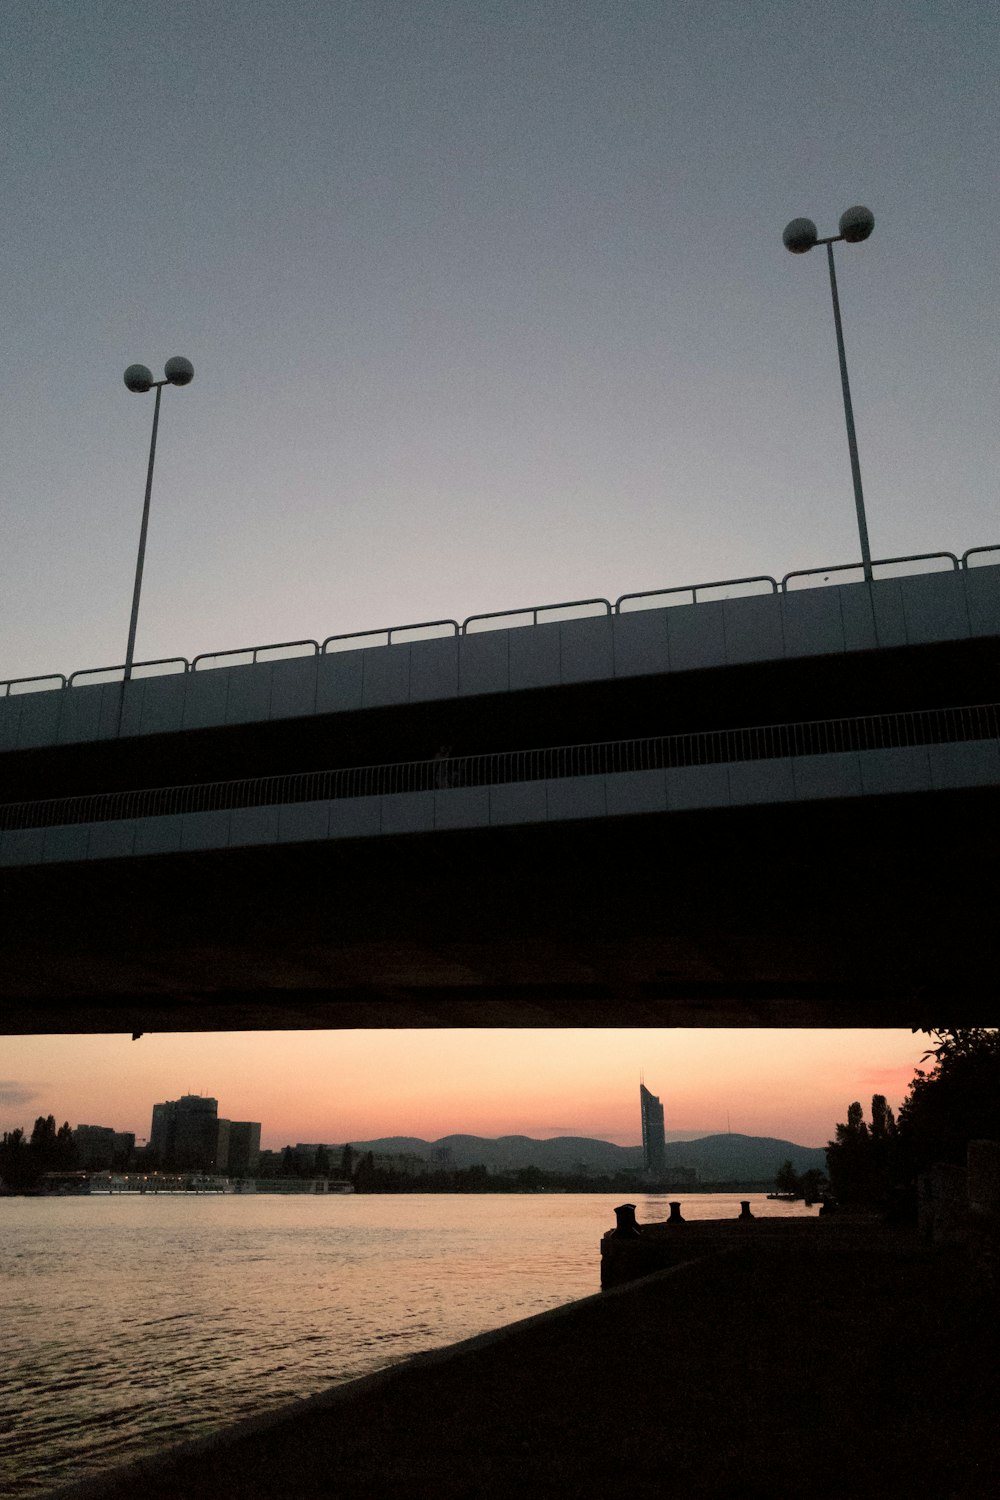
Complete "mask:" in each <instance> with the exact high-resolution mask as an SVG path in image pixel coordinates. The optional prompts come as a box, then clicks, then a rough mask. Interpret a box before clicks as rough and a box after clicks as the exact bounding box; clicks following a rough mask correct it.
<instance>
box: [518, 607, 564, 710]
mask: <svg viewBox="0 0 1000 1500" xmlns="http://www.w3.org/2000/svg"><path fill="white" fill-rule="evenodd" d="M560 628H561V627H560V625H559V624H558V622H556V621H547V622H546V623H545V624H544V625H539V626H538V628H537V629H535V630H515V631H512V632H511V636H510V641H509V643H508V648H507V649H508V652H509V662H510V690H511V692H512V693H516V692H518V691H520V690H522V689H525V688H541V687H558V686H559V682H560V652H559V632H560Z"/></svg>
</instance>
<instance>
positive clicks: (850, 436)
mask: <svg viewBox="0 0 1000 1500" xmlns="http://www.w3.org/2000/svg"><path fill="white" fill-rule="evenodd" d="M838 227H839V229H840V233H839V234H831V235H828V236H827V237H826V238H824V239H821V238H820V235H819V231H818V230H817V228H816V225H815V224H814V223H813V221H812V219H793V220H792V222H791V223H790V224H786V225H785V230H784V233H783V234H782V236H781V238H782V241H783V243H784V246H785V249H786V250H790V251H791V252H792V254H793V255H804V254H805V253H806V251H807V250H811V249H812V248H813V246H814V245H825V246H826V254H827V260H828V262H829V265H830V293H831V296H832V297H833V321H834V323H835V324H836V328H837V353H838V354H839V356H840V383H841V385H842V387H843V391H844V417H845V419H846V421H847V445H848V447H849V448H850V450H851V475H852V477H853V479H854V504H855V507H856V509H857V512H858V536H859V538H860V540H861V563H862V567H863V568H864V572H865V581H866V582H868V583H870V582H871V579H872V555H871V549H870V548H869V546H868V523H867V521H866V520H865V500H864V495H863V493H862V490H861V465H860V463H859V461H858V440H857V436H856V434H855V431H854V409H853V407H852V406H851V387H850V385H849V384H848V380H847V355H846V354H845V353H844V330H843V328H842V326H841V322H840V298H839V297H838V296H837V273H836V271H835V270H834V266H833V247H834V245H835V244H836V243H837V241H838V240H845V241H846V242H847V244H849V245H857V244H860V242H861V241H862V240H866V239H867V238H868V236H869V235H870V234H871V232H872V230H873V229H874V228H875V215H874V214H873V213H872V211H871V209H870V208H862V207H861V206H860V205H859V206H858V207H856V208H848V209H846V210H845V211H844V212H843V213H842V214H841V216H840V224H839V226H838Z"/></svg>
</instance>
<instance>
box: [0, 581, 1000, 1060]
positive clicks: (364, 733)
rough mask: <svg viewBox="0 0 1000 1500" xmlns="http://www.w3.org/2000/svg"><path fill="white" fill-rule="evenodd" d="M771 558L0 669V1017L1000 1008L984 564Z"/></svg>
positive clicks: (844, 1012)
mask: <svg viewBox="0 0 1000 1500" xmlns="http://www.w3.org/2000/svg"><path fill="white" fill-rule="evenodd" d="M993 555H1000V554H998V553H994V554H993ZM785 583H786V586H778V585H777V584H776V583H774V581H773V580H765V581H761V580H758V581H756V582H755V583H754V584H753V585H752V587H755V588H756V587H758V586H763V587H764V588H765V589H766V591H765V592H762V593H757V592H755V593H749V594H747V593H745V592H742V596H741V591H742V590H744V589H745V585H740V586H735V585H734V586H733V587H732V588H731V589H729V590H727V588H726V586H720V587H719V588H717V589H716V593H720V592H721V593H725V592H727V591H729V592H731V593H732V595H733V597H728V598H727V597H722V598H719V597H717V598H714V599H712V598H709V599H697V596H695V600H696V601H697V602H684V603H681V604H680V605H677V604H676V603H673V598H672V596H671V595H670V594H665V595H664V596H663V597H662V598H651V599H641V600H633V601H629V600H627V599H626V600H620V601H618V602H617V604H616V605H611V604H609V603H608V602H607V601H596V602H595V601H591V602H590V603H588V605H587V606H586V607H584V609H583V613H582V614H581V613H580V607H574V608H575V610H576V613H577V617H575V618H562V619H559V618H555V619H546V615H547V614H552V613H554V612H553V611H539V612H530V613H531V623H529V624H528V625H527V628H512V627H511V622H510V620H508V619H504V618H502V617H500V618H494V619H492V620H479V621H477V620H472V621H467V622H465V625H464V626H462V627H459V626H458V624H457V623H456V622H446V624H445V627H444V631H446V633H442V628H441V627H440V626H437V627H435V628H434V630H433V631H432V632H431V634H432V635H434V636H435V637H436V638H432V639H418V638H415V637H416V636H418V635H419V634H420V632H419V631H416V630H414V631H411V632H409V638H408V635H407V632H399V633H395V632H394V633H393V635H392V636H390V637H389V640H388V641H387V642H386V643H385V644H368V643H367V641H366V640H365V639H364V638H360V639H357V638H342V639H339V640H329V641H327V642H324V643H322V646H321V645H320V643H318V642H310V643H299V644H298V645H297V646H296V647H295V648H293V649H295V650H299V651H301V650H305V651H306V652H307V654H304V655H294V656H292V657H290V658H288V659H281V655H282V653H281V652H278V651H274V652H268V651H266V650H264V649H259V650H258V651H256V652H254V653H246V655H247V656H252V657H253V658H254V659H252V660H247V661H245V662H243V663H241V664H235V665H230V664H227V658H226V657H225V656H223V657H215V658H201V659H198V660H196V661H195V662H194V663H193V664H188V663H181V664H178V665H180V666H182V667H183V668H184V670H181V671H177V672H168V673H167V674H166V675H150V676H145V677H137V678H136V679H134V680H132V681H130V682H128V683H124V684H123V683H122V682H121V681H111V682H107V681H105V682H93V683H88V682H86V680H85V679H86V676H87V674H81V675H78V677H77V679H76V680H75V681H74V682H73V684H72V686H66V687H63V686H61V685H58V684H57V686H56V687H55V689H54V690H53V691H47V692H46V691H35V692H21V693H18V692H14V693H13V694H9V695H8V696H7V697H5V698H2V699H0V746H3V749H2V752H0V768H2V772H3V778H4V792H3V797H4V807H3V809H2V810H0V827H2V832H0V866H2V867H3V868H2V877H0V878H2V892H0V894H2V899H3V907H4V912H5V918H6V923H5V925H6V931H5V934H4V963H3V965H2V975H0V998H2V1001H3V1007H4V1016H5V1022H4V1029H6V1030H8V1031H11V1032H16V1031H78V1032H79V1031H87V1030H115V1031H120V1030H131V1031H146V1030H154V1031H155V1030H170V1029H173V1030H199V1029H225V1028H233V1029H239V1028H252V1027H296V1026H302V1027H313V1026H329V1027H344V1026H420V1025H433V1026H470V1025H483V1026H512V1025H516V1026H530V1025H561V1026H577V1025H685V1026H695V1025H710V1024H724V1025H744V1026H749V1025H765V1026H786V1025H914V1026H916V1025H921V1024H932V1023H934V1024H986V1023H988V1022H990V1021H991V1020H995V1015H996V1002H997V990H998V985H997V979H996V975H997V972H998V962H997V961H998V958H1000V952H998V946H1000V945H998V939H997V936H996V929H997V923H996V919H995V912H996V909H997V896H998V889H997V885H998V881H997V874H996V859H995V854H994V844H995V832H994V821H993V820H994V818H995V815H996V811H997V800H998V787H1000V741H998V727H997V723H998V721H997V709H996V705H997V703H998V701H1000V691H998V685H997V663H998V657H1000V651H998V647H1000V567H996V566H985V567H971V566H967V567H957V566H956V567H954V568H950V569H949V570H948V571H947V572H930V573H924V574H920V575H916V576H908V577H900V578H878V579H876V581H874V582H873V583H871V584H864V583H847V584H840V585H836V584H833V585H825V586H816V587H807V588H802V589H795V588H793V587H791V586H789V585H788V582H787V581H785ZM678 592H679V591H678ZM674 597H676V596H674ZM629 603H641V604H643V605H646V606H649V607H644V608H642V609H641V610H636V611H634V612H630V610H629V608H628V604H629ZM670 604H673V607H667V606H668V605H670ZM573 612H574V611H573V610H569V613H571V614H572V613H573ZM562 613H563V614H566V613H567V610H566V609H564V610H563V611H562ZM477 627H478V628H477ZM483 627H490V628H483ZM347 647H354V649H346V648H347ZM269 655H270V656H273V657H274V658H276V659H266V658H267V657H268V656H269ZM163 665H168V664H163ZM213 668H214V669H213ZM60 682H61V679H60Z"/></svg>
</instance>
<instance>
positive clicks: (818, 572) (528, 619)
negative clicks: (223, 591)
mask: <svg viewBox="0 0 1000 1500" xmlns="http://www.w3.org/2000/svg"><path fill="white" fill-rule="evenodd" d="M973 559H975V560H974V561H973ZM926 562H943V563H944V564H945V567H944V569H943V570H942V569H935V568H922V569H919V570H918V571H919V572H923V573H927V572H939V571H947V572H959V571H961V570H963V569H969V568H977V567H984V566H989V565H994V566H996V565H998V564H1000V543H996V544H993V545H990V546H988V547H970V548H969V549H968V551H966V552H963V553H962V555H961V557H958V556H957V555H956V554H955V553H954V552H914V553H910V554H908V555H907V556H904V557H882V558H876V559H875V560H874V561H873V562H872V568H873V570H875V573H876V576H879V570H885V569H905V568H906V567H908V566H909V565H910V564H911V563H926ZM834 573H836V574H838V575H839V574H851V575H852V576H851V577H849V578H842V577H837V578H836V579H834V583H835V584H836V583H852V582H860V581H862V579H863V570H862V564H861V563H833V564H832V565H831V566H829V567H825V568H801V569H798V570H796V571H795V572H792V573H786V574H785V576H784V577H783V578H782V579H781V581H780V582H779V581H778V580H777V579H776V578H772V577H771V575H770V574H769V573H760V574H753V575H751V576H750V577H747V578H723V579H717V580H715V581H713V582H710V583H692V584H679V585H676V586H671V587H669V588H661V589H643V590H641V591H640V592H638V593H631V594H620V595H619V596H618V598H617V599H616V600H615V601H614V603H612V602H611V600H610V599H603V598H597V599H570V600H567V601H563V602H562V603H558V604H529V605H525V606H524V607H522V608H520V609H500V610H491V611H488V612H487V613H485V614H477V615H467V616H466V618H465V619H464V620H463V621H462V622H461V624H460V623H459V622H458V620H452V619H446V620H424V621H420V622H418V623H417V624H413V625H388V626H383V627H380V628H379V629H377V630H349V631H347V632H345V633H343V634H340V635H328V636H326V638H325V639H324V640H322V641H319V640H313V639H311V638H307V639H304V640H298V641H276V642H270V643H268V644H266V645H262V646H237V647H235V648H230V649H228V650H225V651H202V652H199V654H198V655H197V656H195V657H193V658H192V659H191V661H188V660H187V658H186V657H183V656H169V657H159V658H157V659H155V660H152V661H142V662H135V663H134V665H133V667H132V676H133V678H140V677H152V676H165V675H167V673H169V672H171V671H174V672H202V671H209V670H212V669H213V668H219V667H235V666H250V665H255V664H256V663H258V662H263V661H285V660H288V659H290V658H292V657H296V656H326V655H328V654H329V653H331V652H334V651H357V650H361V649H364V648H365V647H368V646H392V645H399V644H403V643H405V642H406V641H422V640H435V639H438V638H440V637H453V636H461V635H473V634H479V633H480V632H481V631H483V630H511V629H514V628H516V627H518V626H532V625H539V624H542V623H544V621H543V620H541V619H540V618H539V617H540V616H545V617H546V619H547V620H560V619H561V620H572V619H586V618H588V617H590V616H593V615H605V616H607V615H621V614H628V613H631V612H632V611H633V610H637V609H655V608H668V607H670V606H671V605H678V604H703V603H708V602H710V601H713V600H715V601H718V600H721V599H741V598H746V597H747V596H748V595H750V594H780V593H790V592H792V591H793V590H794V589H797V588H799V587H806V588H821V587H822V586H823V584H825V583H828V582H829V581H830V575H831V574H834ZM882 576H886V577H898V576H900V575H899V573H892V572H889V573H884V572H883V573H882ZM801 579H811V580H813V581H812V582H811V583H808V584H805V585H803V584H800V582H799V580H801ZM649 601H653V602H649ZM157 669H161V670H157ZM124 673H125V667H124V664H122V663H118V664H117V665H115V666H110V667H84V668H81V669H80V670H78V671H76V672H72V673H70V675H69V677H65V676H64V675H63V674H62V673H61V672H49V673H46V674H45V675H43V676H37V677H10V678H7V679H6V680H4V681H0V698H4V697H10V696H17V695H20V694H22V693H36V692H47V691H53V690H59V689H61V688H67V687H75V686H77V685H78V684H82V683H84V682H90V683H96V682H99V681H102V682H116V681H121V680H122V678H123V677H124Z"/></svg>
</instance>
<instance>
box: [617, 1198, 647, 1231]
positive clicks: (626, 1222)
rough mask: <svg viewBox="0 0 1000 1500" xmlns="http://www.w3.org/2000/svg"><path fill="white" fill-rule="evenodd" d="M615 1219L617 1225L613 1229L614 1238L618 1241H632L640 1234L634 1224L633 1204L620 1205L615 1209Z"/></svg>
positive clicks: (636, 1225)
mask: <svg viewBox="0 0 1000 1500" xmlns="http://www.w3.org/2000/svg"><path fill="white" fill-rule="evenodd" d="M615 1218H616V1219H617V1220H618V1224H617V1226H616V1228H615V1238H616V1239H619V1240H634V1239H636V1238H637V1237H638V1236H639V1234H640V1233H641V1231H640V1229H639V1226H638V1224H637V1223H636V1222H635V1204H634V1203H620V1204H619V1205H618V1207H617V1208H616V1209H615Z"/></svg>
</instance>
